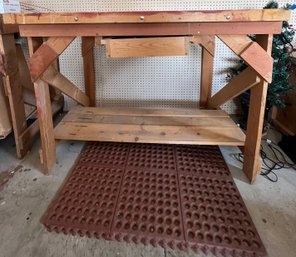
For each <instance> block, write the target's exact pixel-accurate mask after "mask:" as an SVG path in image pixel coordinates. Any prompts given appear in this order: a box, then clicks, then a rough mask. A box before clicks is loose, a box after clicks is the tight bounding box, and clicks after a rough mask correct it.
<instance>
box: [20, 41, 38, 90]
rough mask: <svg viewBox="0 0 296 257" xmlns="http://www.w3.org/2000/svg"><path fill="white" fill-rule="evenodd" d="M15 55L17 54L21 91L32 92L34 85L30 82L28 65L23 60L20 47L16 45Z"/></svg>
mask: <svg viewBox="0 0 296 257" xmlns="http://www.w3.org/2000/svg"><path fill="white" fill-rule="evenodd" d="M16 53H17V62H18V69H19V74H20V77H21V78H22V79H21V83H22V86H23V89H28V90H30V91H32V92H34V85H33V83H32V81H31V76H30V71H29V68H28V64H27V61H26V59H25V56H24V52H23V49H22V46H21V45H20V44H16Z"/></svg>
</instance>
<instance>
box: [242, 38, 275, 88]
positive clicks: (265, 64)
mask: <svg viewBox="0 0 296 257" xmlns="http://www.w3.org/2000/svg"><path fill="white" fill-rule="evenodd" d="M240 57H241V58H242V59H243V60H245V61H246V62H247V63H248V64H249V65H250V66H251V67H252V68H253V69H254V70H256V71H257V72H258V74H260V75H261V76H262V78H263V79H265V80H266V81H267V82H268V83H271V81H272V69H273V58H272V57H271V56H267V54H266V52H265V51H264V50H263V49H262V47H260V45H258V43H256V42H253V43H252V44H251V45H250V46H249V47H248V48H247V49H246V50H245V51H244V52H242V53H241V55H240Z"/></svg>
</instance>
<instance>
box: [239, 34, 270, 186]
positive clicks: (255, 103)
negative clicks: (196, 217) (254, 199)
mask: <svg viewBox="0 0 296 257" xmlns="http://www.w3.org/2000/svg"><path fill="white" fill-rule="evenodd" d="M272 39H273V36H272V35H257V43H258V44H259V45H260V46H261V47H262V48H263V49H265V50H266V52H267V53H268V54H269V55H271V50H272ZM267 90H268V83H267V82H266V81H265V80H263V79H262V81H261V82H260V83H259V84H257V85H256V86H254V87H252V89H251V98H250V107H249V116H248V125H247V134H246V143H245V147H244V167H243V170H244V173H245V174H246V176H247V177H248V179H249V180H250V181H251V183H254V182H255V179H256V176H257V173H258V171H259V170H260V169H261V161H260V145H261V138H262V129H263V123H264V112H265V104H266V96H267Z"/></svg>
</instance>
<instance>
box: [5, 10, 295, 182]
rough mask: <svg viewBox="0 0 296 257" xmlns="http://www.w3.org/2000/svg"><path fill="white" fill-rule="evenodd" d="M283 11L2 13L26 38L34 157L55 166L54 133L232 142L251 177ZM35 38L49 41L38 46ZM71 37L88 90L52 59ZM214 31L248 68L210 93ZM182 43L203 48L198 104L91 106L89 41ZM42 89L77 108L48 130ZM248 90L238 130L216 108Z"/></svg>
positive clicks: (122, 51)
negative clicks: (37, 152) (34, 107)
mask: <svg viewBox="0 0 296 257" xmlns="http://www.w3.org/2000/svg"><path fill="white" fill-rule="evenodd" d="M290 15H291V14H290V11H288V10H281V9H265V10H230V11H185V12H125V13H36V14H19V15H14V14H10V15H4V16H3V22H4V23H5V24H17V25H19V30H20V33H21V35H22V36H23V37H27V38H28V43H29V49H30V55H31V57H30V60H29V69H30V73H31V78H32V81H33V82H34V85H35V95H36V98H37V104H38V115H39V126H40V131H41V141H42V151H41V160H42V162H43V165H44V168H45V170H46V172H49V171H50V170H51V169H52V167H53V166H54V164H55V163H56V145H55V142H56V140H60V139H65V140H70V139H71V140H83V141H88V140H91V141H120V142H139V143H168V144H206V145H236V146H244V154H245V158H244V172H245V174H246V175H247V177H248V178H249V179H250V181H251V182H254V181H255V178H256V174H257V172H258V170H259V169H260V160H259V150H260V144H261V136H262V125H263V116H264V109H265V108H264V107H265V101H266V94H267V88H268V83H270V82H271V80H272V67H273V59H272V58H271V56H270V55H271V47H272V39H273V34H279V33H280V32H281V28H282V21H284V20H288V19H289V18H290ZM248 34H255V35H256V40H257V41H256V42H254V41H252V40H251V39H250V38H249V37H248V36H247V35H248ZM41 37H42V38H47V41H46V42H44V43H43V44H42V45H38V44H35V42H36V41H38V39H39V38H41ZM76 37H82V56H83V61H84V76H85V93H84V92H82V91H81V90H80V89H78V88H77V87H76V86H75V85H74V84H73V83H72V82H70V81H69V80H68V79H67V78H65V77H64V76H63V75H62V74H61V73H60V72H58V70H57V69H56V68H55V67H54V65H52V64H53V62H54V61H55V60H56V59H57V58H58V57H59V55H60V54H61V53H62V52H63V51H64V50H65V49H66V48H67V47H68V46H69V45H70V44H71V42H72V41H73V40H74V39H75V38H76ZM118 37H121V38H118ZM216 37H217V38H219V39H220V40H222V42H223V43H224V44H226V45H227V46H228V47H229V48H230V49H231V50H232V51H233V52H234V53H236V54H237V55H238V56H239V57H240V58H242V59H243V60H244V61H245V62H247V63H248V64H249V68H247V69H246V70H245V71H244V72H242V73H241V74H240V75H239V76H237V77H236V78H235V79H234V80H232V81H231V82H230V83H229V84H227V85H226V86H225V87H224V88H223V89H221V90H220V91H219V92H218V93H217V94H215V95H214V96H212V95H211V84H212V73H213V61H214V52H215V38H216ZM189 42H191V43H194V44H199V45H200V46H201V47H202V72H201V73H202V77H201V94H200V109H198V110H192V109H191V110H184V109H182V110H180V109H172V110H147V109H146V110H144V109H122V108H116V106H114V107H115V108H95V107H94V106H95V102H96V99H95V91H96V87H95V75H94V56H93V48H94V47H95V46H99V45H102V44H105V45H106V49H107V51H108V56H110V57H138V56H159V55H174V54H175V55H181V54H182V53H184V52H185V54H186V44H188V43H189ZM184 46H185V47H184ZM48 85H51V86H53V87H55V88H57V89H59V90H61V91H62V92H63V93H65V94H66V95H68V96H69V97H71V98H72V99H74V100H75V101H77V103H78V104H80V107H75V108H73V109H72V110H70V111H69V113H68V114H67V115H66V116H65V117H64V118H63V120H62V121H61V122H60V123H59V124H58V125H57V126H56V127H55V128H54V127H53V122H52V116H51V108H50V105H49V86H48ZM248 89H251V100H250V110H249V121H248V128H247V132H246V135H245V134H244V133H243V132H242V131H241V130H240V128H239V127H237V125H236V124H235V123H234V122H233V121H232V120H231V119H230V117H229V115H227V114H226V113H225V112H224V111H222V110H220V106H221V105H222V104H224V103H225V102H227V101H228V100H230V99H233V98H234V97H236V96H238V95H239V94H241V93H242V92H244V91H246V90H248ZM81 106H83V107H81Z"/></svg>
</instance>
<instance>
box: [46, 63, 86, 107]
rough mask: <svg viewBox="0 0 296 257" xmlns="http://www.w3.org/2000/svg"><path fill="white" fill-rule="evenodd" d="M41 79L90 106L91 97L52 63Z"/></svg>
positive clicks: (82, 103)
mask: <svg viewBox="0 0 296 257" xmlns="http://www.w3.org/2000/svg"><path fill="white" fill-rule="evenodd" d="M41 79H42V80H43V81H45V82H46V83H48V84H49V85H51V86H53V87H55V88H57V89H59V90H60V91H62V92H63V93H64V94H66V95H67V96H69V97H71V98H72V99H73V100H75V101H76V102H78V103H80V104H81V105H83V106H89V98H88V96H87V95H86V94H85V93H83V92H82V91H81V90H80V89H79V88H78V87H76V86H75V85H74V84H73V83H72V82H71V81H70V80H68V79H67V78H66V77H65V76H63V75H62V74H61V73H60V72H59V71H57V70H56V69H55V68H54V67H53V66H52V65H51V66H49V67H48V68H47V70H46V71H45V72H44V73H43V75H42V77H41Z"/></svg>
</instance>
